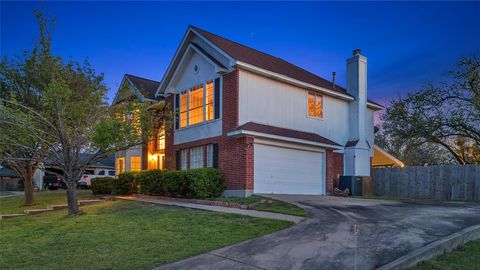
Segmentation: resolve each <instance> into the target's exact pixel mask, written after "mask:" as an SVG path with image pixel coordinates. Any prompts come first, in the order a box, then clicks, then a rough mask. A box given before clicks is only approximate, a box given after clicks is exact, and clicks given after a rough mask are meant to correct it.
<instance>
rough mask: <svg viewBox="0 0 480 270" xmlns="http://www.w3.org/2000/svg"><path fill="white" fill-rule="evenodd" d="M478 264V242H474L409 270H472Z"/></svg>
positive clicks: (479, 244)
mask: <svg viewBox="0 0 480 270" xmlns="http://www.w3.org/2000/svg"><path fill="white" fill-rule="evenodd" d="M479 262H480V240H475V241H471V242H468V243H467V244H465V245H463V246H460V247H458V248H457V249H455V250H452V251H451V252H448V253H445V254H443V255H440V256H438V257H436V258H434V259H432V260H429V261H425V262H421V263H419V264H418V265H417V266H415V267H412V268H410V270H431V269H435V270H441V269H459V270H460V269H461V270H474V269H479V268H480V266H479Z"/></svg>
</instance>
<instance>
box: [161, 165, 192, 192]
mask: <svg viewBox="0 0 480 270" xmlns="http://www.w3.org/2000/svg"><path fill="white" fill-rule="evenodd" d="M164 180H165V192H166V194H165V195H167V196H171V197H186V198H191V197H192V195H193V194H192V192H191V190H190V186H189V183H188V178H187V174H186V172H185V171H167V172H165V175H164Z"/></svg>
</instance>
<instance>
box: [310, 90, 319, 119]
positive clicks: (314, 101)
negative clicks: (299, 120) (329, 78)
mask: <svg viewBox="0 0 480 270" xmlns="http://www.w3.org/2000/svg"><path fill="white" fill-rule="evenodd" d="M307 114H308V116H309V117H315V118H323V96H322V95H320V94H316V93H312V92H308V110H307Z"/></svg>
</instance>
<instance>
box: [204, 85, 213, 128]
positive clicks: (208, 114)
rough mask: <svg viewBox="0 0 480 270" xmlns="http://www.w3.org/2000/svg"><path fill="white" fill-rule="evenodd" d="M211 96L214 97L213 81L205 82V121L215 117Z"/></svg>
mask: <svg viewBox="0 0 480 270" xmlns="http://www.w3.org/2000/svg"><path fill="white" fill-rule="evenodd" d="M213 97H214V91H213V81H209V82H207V87H206V97H205V108H206V110H205V118H206V120H207V121H210V120H213V119H214V117H215V111H214V110H213V107H214V104H213Z"/></svg>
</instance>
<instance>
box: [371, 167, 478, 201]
mask: <svg viewBox="0 0 480 270" xmlns="http://www.w3.org/2000/svg"><path fill="white" fill-rule="evenodd" d="M372 179H373V191H374V193H375V195H379V196H392V197H409V198H418V199H434V200H465V201H469V200H480V165H436V166H411V167H405V168H379V169H373V173H372Z"/></svg>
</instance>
